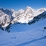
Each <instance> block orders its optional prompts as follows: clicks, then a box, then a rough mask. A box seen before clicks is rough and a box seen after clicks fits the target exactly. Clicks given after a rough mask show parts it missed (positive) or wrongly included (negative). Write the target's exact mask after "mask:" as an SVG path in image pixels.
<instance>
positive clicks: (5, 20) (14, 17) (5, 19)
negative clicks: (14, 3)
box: [0, 6, 46, 30]
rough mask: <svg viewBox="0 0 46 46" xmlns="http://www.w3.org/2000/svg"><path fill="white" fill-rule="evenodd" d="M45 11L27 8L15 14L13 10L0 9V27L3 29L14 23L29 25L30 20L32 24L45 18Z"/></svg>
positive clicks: (44, 9)
mask: <svg viewBox="0 0 46 46" xmlns="http://www.w3.org/2000/svg"><path fill="white" fill-rule="evenodd" d="M45 11H46V8H42V9H38V10H35V9H32V8H31V7H28V6H27V8H26V9H25V10H23V9H20V10H19V11H17V12H16V11H15V10H13V9H10V10H8V9H3V8H0V27H1V28H2V29H3V28H4V27H5V28H6V27H7V28H8V27H9V25H11V24H14V23H29V22H30V21H32V20H33V21H32V22H35V21H38V20H39V19H41V18H42V19H43V18H46V15H45V14H46V12H45ZM43 12H44V14H43ZM32 22H31V23H32ZM9 28H10V27H9ZM9 28H8V29H9ZM8 29H7V30H8Z"/></svg>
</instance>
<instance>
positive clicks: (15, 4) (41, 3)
mask: <svg viewBox="0 0 46 46" xmlns="http://www.w3.org/2000/svg"><path fill="white" fill-rule="evenodd" d="M26 6H30V7H32V8H34V9H38V8H44V7H45V8H46V0H0V7H2V8H7V9H11V8H12V9H15V10H19V9H25V8H26Z"/></svg>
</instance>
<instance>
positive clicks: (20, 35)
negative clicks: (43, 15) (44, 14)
mask: <svg viewBox="0 0 46 46" xmlns="http://www.w3.org/2000/svg"><path fill="white" fill-rule="evenodd" d="M45 20H46V19H44V20H41V21H39V22H36V23H34V24H32V25H28V26H26V25H24V27H25V28H26V27H27V28H28V30H26V31H19V32H17V31H16V32H10V33H7V32H6V31H0V46H46V30H44V31H43V29H44V26H46V21H45ZM18 26H19V25H18ZM20 27H21V26H20ZM20 27H19V28H20ZM31 27H33V28H31ZM29 28H30V29H29ZM20 29H21V28H20ZM23 29H24V28H23ZM23 29H22V30H23Z"/></svg>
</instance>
